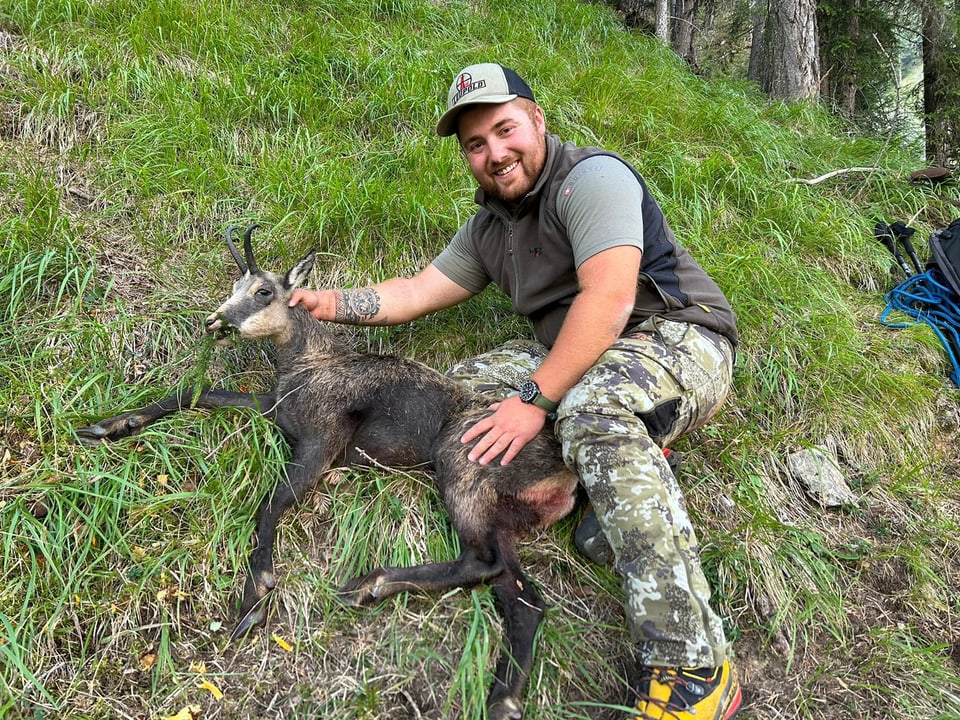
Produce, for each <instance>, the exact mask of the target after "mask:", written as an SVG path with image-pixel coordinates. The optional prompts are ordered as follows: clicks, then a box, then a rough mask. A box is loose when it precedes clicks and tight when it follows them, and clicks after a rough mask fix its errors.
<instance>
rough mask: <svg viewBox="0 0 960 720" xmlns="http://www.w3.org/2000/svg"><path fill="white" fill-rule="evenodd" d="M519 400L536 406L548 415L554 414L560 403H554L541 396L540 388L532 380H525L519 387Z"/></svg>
mask: <svg viewBox="0 0 960 720" xmlns="http://www.w3.org/2000/svg"><path fill="white" fill-rule="evenodd" d="M520 400H521V401H523V402H525V403H527V404H528V405H536V406H537V407H538V408H540V409H541V410H546V411H547V412H548V413H552V412H554V411H555V410H556V409H557V407H558V406H559V405H560V403H558V402H554V401H553V400H551V399H550V398H548V397H544V396H543V395H541V394H540V386H539V385H537V383H536V382H534V381H533V380H527V381H526V382H525V383H523V385H521V386H520Z"/></svg>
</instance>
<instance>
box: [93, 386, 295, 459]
mask: <svg viewBox="0 0 960 720" xmlns="http://www.w3.org/2000/svg"><path fill="white" fill-rule="evenodd" d="M195 394H196V396H197V397H196V399H194V395H195ZM274 405H275V401H274V395H273V393H261V394H251V393H238V392H230V391H228V390H212V389H209V388H208V389H204V390H201V391H200V392H199V393H197V392H196V391H195V390H192V389H190V388H186V389H183V390H179V391H177V392H175V393H171V394H170V395H167V397H165V398H164V399H163V400H160V401H158V402H155V403H150V404H149V405H144V406H143V407H142V408H139V409H137V410H131V411H129V412H125V413H121V414H120V415H114V416H113V417H108V418H105V419H104V420H101V421H100V422H98V423H96V424H94V425H89V426H87V427H82V428H79V429H78V430H77V431H76V432H77V437H78V438H79V439H80V442H82V443H83V444H84V445H98V444H100V443H101V442H102V441H105V440H120V439H121V438H125V437H129V436H131V435H136V434H137V433H138V432H140V431H141V430H143V429H144V428H145V427H147V426H148V425H149V424H150V423H152V422H155V421H156V420H159V419H160V418H162V417H166V416H167V415H172V414H173V413H177V412H180V411H181V410H190V409H192V408H222V407H246V408H253V409H255V410H258V411H259V412H261V413H262V414H263V415H265V416H267V417H268V418H270V419H271V420H272V419H274V417H275V415H276V408H275V407H274Z"/></svg>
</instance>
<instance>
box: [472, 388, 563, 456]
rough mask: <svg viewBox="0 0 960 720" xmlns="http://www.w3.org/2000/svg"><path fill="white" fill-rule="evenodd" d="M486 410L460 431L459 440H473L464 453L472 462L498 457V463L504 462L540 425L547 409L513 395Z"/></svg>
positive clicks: (541, 425) (538, 430)
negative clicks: (487, 413) (487, 412)
mask: <svg viewBox="0 0 960 720" xmlns="http://www.w3.org/2000/svg"><path fill="white" fill-rule="evenodd" d="M490 410H491V413H490V414H489V415H488V416H487V417H485V418H484V419H483V420H481V421H480V422H478V423H477V424H476V425H474V426H473V427H472V428H470V429H469V430H467V432H465V433H464V434H463V437H461V438H460V442H462V443H466V444H469V443H470V442H472V441H473V440H477V442H476V444H475V445H474V446H473V447H472V448H471V449H470V452H469V453H468V454H467V457H468V458H469V459H470V460H471V461H472V462H475V463H479V464H480V465H487V464H489V463H491V462H493V461H494V460H496V459H497V458H498V457H500V464H501V465H508V464H509V463H510V461H511V460H513V459H514V458H515V457H516V456H517V453H519V452H520V451H521V450H522V449H523V447H524V445H526V444H527V443H528V442H530V441H531V440H532V439H533V438H535V437H536V436H537V435H538V434H539V433H540V431H541V430H542V429H543V426H544V424H545V423H546V420H547V413H546V411H544V410H541V409H540V408H538V407H537V406H536V405H530V404H527V403H524V402H522V401H521V400H520V398H519V397H518V396H516V395H514V396H513V397H509V398H507V399H506V400H504V401H502V402H499V403H494V404H493V405H491V406H490ZM478 438H479V439H478ZM501 455H502V457H501Z"/></svg>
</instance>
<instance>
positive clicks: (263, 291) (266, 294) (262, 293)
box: [257, 288, 273, 297]
mask: <svg viewBox="0 0 960 720" xmlns="http://www.w3.org/2000/svg"><path fill="white" fill-rule="evenodd" d="M257 295H259V296H260V297H270V296H271V295H273V293H272V292H271V291H270V288H260V289H259V290H257Z"/></svg>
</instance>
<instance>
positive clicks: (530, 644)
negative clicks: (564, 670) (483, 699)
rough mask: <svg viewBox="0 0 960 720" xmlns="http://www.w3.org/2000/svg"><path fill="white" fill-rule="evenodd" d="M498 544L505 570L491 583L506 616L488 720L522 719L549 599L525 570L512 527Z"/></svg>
mask: <svg viewBox="0 0 960 720" xmlns="http://www.w3.org/2000/svg"><path fill="white" fill-rule="evenodd" d="M498 547H499V554H500V557H501V558H502V560H503V563H504V570H503V572H502V573H500V574H499V575H497V576H496V577H495V578H493V580H492V581H491V584H492V586H493V593H494V596H495V597H496V600H497V606H498V608H499V610H500V614H501V616H502V618H503V650H502V651H501V653H500V659H499V660H498V662H497V669H496V673H495V675H494V681H493V685H492V686H491V687H490V693H489V694H488V695H487V720H520V718H521V717H522V716H523V691H524V688H525V687H526V684H527V678H528V677H529V676H530V669H531V667H532V666H533V648H534V641H535V639H536V635H537V629H538V628H539V627H540V623H541V622H542V621H543V612H544V610H545V609H546V603H545V602H544V601H543V598H542V597H541V596H540V594H539V593H538V592H537V591H536V588H534V586H533V584H532V583H531V582H530V581H529V580H528V579H527V577H526V576H525V575H524V574H523V571H522V570H521V568H520V560H519V558H518V556H517V547H516V539H515V538H514V537H513V536H512V535H511V534H510V533H509V531H501V532H500V533H498Z"/></svg>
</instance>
